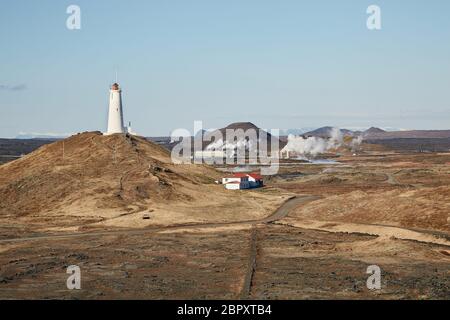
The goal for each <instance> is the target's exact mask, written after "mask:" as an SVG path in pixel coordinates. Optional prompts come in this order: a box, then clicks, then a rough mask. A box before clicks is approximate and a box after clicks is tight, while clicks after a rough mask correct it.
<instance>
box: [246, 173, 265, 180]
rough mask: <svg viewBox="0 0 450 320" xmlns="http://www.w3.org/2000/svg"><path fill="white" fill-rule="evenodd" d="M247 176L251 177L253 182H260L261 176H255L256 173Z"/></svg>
mask: <svg viewBox="0 0 450 320" xmlns="http://www.w3.org/2000/svg"><path fill="white" fill-rule="evenodd" d="M248 176H249V177H252V178H253V179H255V180H261V179H262V176H261V175H259V174H257V173H249V174H248Z"/></svg>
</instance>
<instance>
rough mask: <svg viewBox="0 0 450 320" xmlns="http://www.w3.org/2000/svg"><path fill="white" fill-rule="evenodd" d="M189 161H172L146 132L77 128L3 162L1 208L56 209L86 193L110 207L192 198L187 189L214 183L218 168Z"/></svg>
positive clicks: (9, 210) (22, 212) (16, 211)
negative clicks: (67, 135)
mask: <svg viewBox="0 0 450 320" xmlns="http://www.w3.org/2000/svg"><path fill="white" fill-rule="evenodd" d="M186 167H187V166H178V165H174V164H172V163H171V159H170V154H169V152H168V151H167V150H165V149H163V148H162V147H160V146H158V145H156V144H154V143H151V142H148V141H147V140H145V139H143V138H139V137H134V136H125V135H112V136H103V135H102V134H101V133H98V132H93V133H83V134H78V135H75V136H72V137H70V138H68V139H66V140H63V141H58V142H55V143H52V144H49V145H45V146H43V147H41V148H39V149H38V150H37V151H35V152H33V153H31V154H29V155H27V156H25V157H23V158H22V159H19V160H17V161H14V162H11V163H9V164H6V165H3V166H1V167H0V214H17V215H27V214H30V213H33V214H34V213H38V212H42V211H52V210H55V209H57V208H60V207H61V206H64V205H69V204H72V203H73V202H76V201H83V202H85V201H86V199H87V198H95V199H96V200H97V201H96V204H97V205H98V206H99V207H109V208H118V207H126V206H128V205H130V204H137V205H139V204H141V203H144V202H145V203H148V202H158V201H164V200H181V201H183V200H184V201H188V200H191V198H192V195H191V192H189V190H187V189H190V188H195V187H196V186H198V185H200V184H204V183H212V182H213V181H214V178H217V176H218V174H217V172H216V171H215V170H213V169H211V168H208V167H206V166H193V165H191V166H189V168H186ZM99 194H101V198H99V197H98V195H99Z"/></svg>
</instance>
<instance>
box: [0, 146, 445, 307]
mask: <svg viewBox="0 0 450 320" xmlns="http://www.w3.org/2000/svg"><path fill="white" fill-rule="evenodd" d="M337 160H338V163H337V164H321V165H311V164H305V163H303V162H298V163H295V162H294V163H293V164H291V165H284V166H283V167H282V168H281V170H280V172H279V174H278V175H277V176H273V177H271V178H266V184H267V185H268V186H267V187H266V188H264V189H261V190H258V191H252V193H248V194H246V193H245V192H241V193H236V194H233V196H235V197H236V198H235V200H234V201H235V202H234V207H235V208H236V210H235V211H227V210H229V208H230V206H227V205H226V204H225V203H222V204H218V203H216V204H214V203H212V202H211V205H210V206H205V205H204V206H202V205H199V204H192V205H190V204H189V203H188V202H185V203H183V202H176V203H170V202H167V203H166V204H161V205H165V206H166V207H165V208H166V210H167V212H169V211H170V210H172V212H175V213H176V212H184V213H185V215H184V216H177V215H175V214H174V215H172V216H171V217H172V220H170V219H166V220H164V214H161V216H160V217H158V218H157V219H156V220H157V221H158V223H153V224H151V223H150V224H145V225H142V224H141V223H140V222H139V223H138V222H137V221H141V220H142V217H141V216H139V213H131V214H130V215H123V216H120V217H117V218H116V219H118V220H116V222H117V224H116V223H114V224H108V223H105V221H104V220H103V221H93V223H90V225H89V227H87V228H79V227H77V228H76V229H70V230H62V229H58V226H59V224H54V225H53V228H48V229H42V228H41V227H40V226H41V224H37V225H38V226H39V228H38V229H35V228H33V226H35V225H34V224H31V226H29V227H27V224H26V222H27V220H26V219H27V217H23V218H20V217H19V218H18V217H15V216H5V215H3V216H2V220H1V227H2V229H1V230H2V231H1V235H2V239H0V298H1V299H13V298H26V299H38V298H39V299H41V298H43V299H109V298H113V299H239V298H243V299H447V300H448V299H450V268H449V267H450V240H449V238H450V230H449V214H450V210H449V207H448V204H449V203H450V192H449V189H448V188H449V185H450V171H449V169H448V168H449V164H450V154H446V153H441V154H438V153H435V154H419V153H414V154H404V153H403V154H396V153H395V152H389V153H383V152H371V153H367V154H362V155H359V156H342V157H340V158H338V159H337ZM211 186H212V187H218V186H213V185H212V184H211ZM186 190H188V188H180V189H178V190H176V192H182V193H183V192H185V191H186ZM193 194H194V195H195V193H193ZM292 195H296V196H297V197H298V198H296V199H294V200H290V201H289V202H288V203H286V204H285V205H284V206H282V208H281V209H280V210H277V211H276V210H275V209H276V208H277V207H278V206H280V205H281V203H283V201H286V200H287V199H288V198H289V197H291V196H292ZM223 197H224V198H222V199H225V196H223ZM246 198H247V199H248V200H247V202H245V201H246V200H244V199H246ZM244 202H245V203H244ZM240 203H242V206H239V204H240ZM171 206H172V207H171ZM246 206H247V207H246ZM249 206H250V207H252V208H253V211H251V212H252V213H251V215H249V214H248V213H245V209H243V208H248V207H249ZM238 209H240V210H238ZM161 212H163V211H161ZM164 212H165V211H164ZM240 213H242V216H240ZM133 215H135V216H133ZM186 216H192V217H194V218H193V219H192V220H187V219H186V220H183V219H182V218H183V217H186ZM268 216H270V218H265V217H268ZM37 218H39V215H36V217H34V218H33V219H31V220H30V221H32V222H33V221H36V220H34V219H37ZM39 219H42V217H41V218H39ZM47 219H48V217H47ZM128 219H130V220H128ZM133 219H135V220H133ZM158 219H159V220H158ZM108 221H109V220H106V222H108ZM129 221H136V224H133V223H130V222H129ZM99 222H100V223H99ZM101 222H103V223H101ZM175 225H178V227H176V226H175ZM18 226H20V227H18ZM70 265H77V266H79V267H80V269H81V277H82V278H81V279H82V280H81V290H68V289H67V287H66V280H67V278H68V276H69V275H68V274H67V273H66V270H67V267H68V266H70ZM371 265H377V266H378V267H379V268H380V269H381V289H380V290H369V289H368V288H367V286H366V281H367V278H368V277H369V274H367V268H368V267H369V266H371Z"/></svg>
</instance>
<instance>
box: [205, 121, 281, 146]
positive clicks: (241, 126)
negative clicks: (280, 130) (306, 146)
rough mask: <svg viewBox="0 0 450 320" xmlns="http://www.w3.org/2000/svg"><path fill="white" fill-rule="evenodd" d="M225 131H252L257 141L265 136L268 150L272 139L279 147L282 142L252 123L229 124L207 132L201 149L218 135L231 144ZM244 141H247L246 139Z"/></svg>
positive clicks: (230, 139) (230, 138)
mask: <svg viewBox="0 0 450 320" xmlns="http://www.w3.org/2000/svg"><path fill="white" fill-rule="evenodd" d="M227 130H233V131H235V130H243V132H244V133H246V132H251V131H252V130H254V131H255V132H256V138H257V140H259V139H260V138H261V137H263V136H266V141H267V146H268V148H269V149H270V148H271V143H272V138H273V139H276V140H277V141H278V142H279V145H280V147H282V145H281V144H282V142H280V140H279V139H278V138H277V137H273V136H272V135H271V134H270V133H269V132H267V131H264V130H262V129H261V128H259V127H258V126H256V125H255V124H253V123H252V122H234V123H231V124H229V125H228V126H226V127H224V128H221V129H217V130H214V131H212V132H207V133H205V134H204V137H203V139H204V142H203V149H205V148H206V147H207V146H208V145H209V144H211V143H212V142H214V141H215V136H216V135H217V134H218V133H220V135H221V136H222V137H223V139H224V140H226V141H228V142H233V141H232V137H228V136H227ZM246 140H249V139H248V138H246ZM253 143H258V142H257V141H254V142H253Z"/></svg>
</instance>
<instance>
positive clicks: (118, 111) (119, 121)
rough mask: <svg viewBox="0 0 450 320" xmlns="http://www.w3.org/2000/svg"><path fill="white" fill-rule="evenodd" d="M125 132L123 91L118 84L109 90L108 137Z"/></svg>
mask: <svg viewBox="0 0 450 320" xmlns="http://www.w3.org/2000/svg"><path fill="white" fill-rule="evenodd" d="M124 132H125V128H124V126H123V110H122V90H121V89H120V87H119V84H118V83H114V84H113V85H112V86H111V89H110V90H109V111H108V130H107V132H106V135H110V134H115V133H124Z"/></svg>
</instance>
